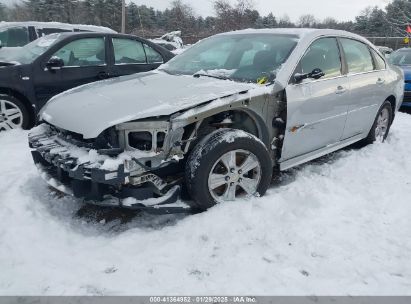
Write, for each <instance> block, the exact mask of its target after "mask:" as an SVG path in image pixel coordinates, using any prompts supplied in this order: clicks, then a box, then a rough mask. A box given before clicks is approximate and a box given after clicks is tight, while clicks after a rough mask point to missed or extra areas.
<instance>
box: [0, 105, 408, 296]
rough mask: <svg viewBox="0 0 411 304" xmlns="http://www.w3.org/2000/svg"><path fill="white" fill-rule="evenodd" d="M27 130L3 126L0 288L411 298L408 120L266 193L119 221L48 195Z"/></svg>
mask: <svg viewBox="0 0 411 304" xmlns="http://www.w3.org/2000/svg"><path fill="white" fill-rule="evenodd" d="M26 135H27V132H23V131H13V132H8V133H0V169H1V173H0V294H1V295H16V294H19V295H101V294H104V295H153V294H156V295H158V294H161V295H163V294H169V295H170V294H185V295H187V294H202V295H204V294H218V295H222V294H224V295H232V294H241V295H245V294H247V295H249V294H252V295H273V294H276V295H286V294H287V295H290V294H292V295H312V294H316V295H347V294H349V295H411V263H410V261H411V221H410V216H411V199H410V192H411V161H410V157H411V116H408V115H406V114H403V113H399V114H398V117H397V120H396V122H395V123H394V126H393V128H392V133H391V135H390V137H389V139H388V143H385V144H375V145H371V146H368V147H365V148H363V149H360V150H358V149H346V150H344V151H340V152H337V153H334V154H332V155H331V156H328V157H325V158H322V159H320V160H317V161H315V162H311V163H309V164H306V165H304V166H300V167H298V168H296V169H294V170H290V171H288V172H286V173H284V174H283V175H282V177H281V181H280V182H279V184H277V185H273V186H272V188H271V189H270V190H269V192H268V195H267V196H265V197H263V198H260V199H253V200H248V201H241V202H236V203H228V204H224V205H220V206H217V207H215V208H213V209H211V210H209V211H208V212H205V213H203V214H198V215H193V216H182V215H179V216H176V215H168V216H150V215H146V214H139V215H137V216H136V217H135V218H133V219H131V220H130V221H128V222H127V223H123V224H122V223H121V222H120V220H114V221H109V219H107V220H106V222H105V221H104V220H101V221H100V219H101V218H104V217H101V216H97V215H96V216H94V217H91V218H90V217H86V216H84V213H86V212H84V208H83V209H81V208H82V204H81V203H80V202H78V201H76V200H74V199H72V198H69V197H61V196H59V195H57V194H56V193H54V192H52V191H50V190H49V188H48V187H47V186H46V184H45V183H44V182H43V181H42V180H41V179H40V178H39V176H38V174H37V172H36V169H35V168H34V165H33V164H32V161H31V159H30V153H29V149H28V148H27V140H26ZM79 209H80V211H79ZM82 214H83V215H82ZM118 218H120V217H118Z"/></svg>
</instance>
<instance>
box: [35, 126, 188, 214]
mask: <svg viewBox="0 0 411 304" xmlns="http://www.w3.org/2000/svg"><path fill="white" fill-rule="evenodd" d="M29 145H30V148H31V149H32V151H31V153H32V157H33V160H34V162H35V164H36V166H37V168H38V170H39V172H40V175H41V177H42V178H43V179H44V180H45V181H46V182H47V183H48V184H49V185H50V186H52V187H53V188H55V189H57V190H59V191H61V192H63V193H66V194H68V195H72V196H75V197H77V198H82V199H84V201H85V202H86V203H90V204H95V205H99V206H105V207H122V208H129V209H140V210H145V211H148V212H151V213H181V212H184V213H185V212H190V207H189V206H188V205H186V204H184V203H182V202H178V198H179V194H180V188H181V186H180V185H179V184H178V183H177V182H171V183H170V182H169V183H167V182H165V181H164V180H163V179H162V178H160V177H159V176H157V175H155V174H153V173H152V172H144V173H142V174H141V175H139V176H135V175H133V176H132V175H131V173H130V172H129V171H128V170H127V169H125V166H124V163H119V165H118V166H117V167H116V169H115V170H111V169H105V168H104V166H102V164H103V162H102V161H101V159H100V160H98V158H96V160H95V161H91V160H88V161H84V158H83V159H82V157H81V156H79V155H73V154H79V151H76V153H72V152H71V150H72V149H73V148H74V149H77V150H78V149H79V148H78V147H77V146H75V147H73V146H72V145H71V144H70V143H69V142H66V141H64V140H63V139H61V138H60V137H59V136H58V134H57V132H56V131H55V130H54V129H53V128H52V127H50V126H48V125H41V126H39V127H37V128H36V129H35V130H34V131H32V132H31V133H30V134H29ZM89 151H90V149H88V150H86V151H84V149H83V150H82V152H83V153H88V152H89ZM110 160H111V159H110Z"/></svg>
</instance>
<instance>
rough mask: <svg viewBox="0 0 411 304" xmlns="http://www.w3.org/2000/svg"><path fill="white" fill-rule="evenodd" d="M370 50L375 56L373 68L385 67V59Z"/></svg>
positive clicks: (382, 68) (381, 68) (380, 68)
mask: <svg viewBox="0 0 411 304" xmlns="http://www.w3.org/2000/svg"><path fill="white" fill-rule="evenodd" d="M371 52H372V54H373V56H374V58H375V69H376V70H384V69H385V68H386V65H385V61H384V59H382V58H381V56H380V55H378V53H377V52H376V51H374V50H373V49H371Z"/></svg>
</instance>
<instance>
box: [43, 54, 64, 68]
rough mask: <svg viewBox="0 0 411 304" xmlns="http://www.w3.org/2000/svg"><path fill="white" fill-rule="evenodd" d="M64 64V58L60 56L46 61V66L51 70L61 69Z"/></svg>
mask: <svg viewBox="0 0 411 304" xmlns="http://www.w3.org/2000/svg"><path fill="white" fill-rule="evenodd" d="M63 66H64V61H63V59H61V58H59V57H51V58H50V60H49V61H48V62H47V63H46V67H47V69H48V70H49V71H55V70H60V69H61V68H62V67H63Z"/></svg>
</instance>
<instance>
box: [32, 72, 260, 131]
mask: <svg viewBox="0 0 411 304" xmlns="http://www.w3.org/2000/svg"><path fill="white" fill-rule="evenodd" d="M255 87H256V85H255V84H247V83H238V82H233V81H225V80H218V79H213V78H208V77H200V78H195V77H192V76H174V75H169V74H166V73H164V72H159V71H154V72H148V73H141V74H134V75H130V76H125V77H119V78H115V79H110V80H105V81H100V82H96V83H93V84H87V85H84V86H81V87H78V88H75V89H72V90H69V91H66V92H64V93H62V94H60V95H57V96H55V97H54V98H52V99H51V100H50V101H49V102H48V103H47V104H46V105H45V106H44V108H43V109H42V111H41V112H40V117H41V118H42V119H43V120H45V121H47V122H48V123H50V124H53V125H55V126H57V127H59V128H62V129H65V130H69V131H72V132H76V133H79V134H82V135H83V137H84V138H95V137H97V136H98V135H99V134H100V133H101V132H103V131H104V130H105V129H107V128H109V127H111V126H114V125H117V124H120V123H123V122H128V121H132V120H136V119H141V118H149V117H155V116H163V115H171V114H173V113H175V112H178V111H181V110H185V109H188V108H191V107H193V106H196V105H199V104H202V103H205V102H207V101H211V100H214V99H217V98H220V97H225V96H229V95H233V94H235V93H239V92H242V91H248V90H250V89H251V88H255Z"/></svg>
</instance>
